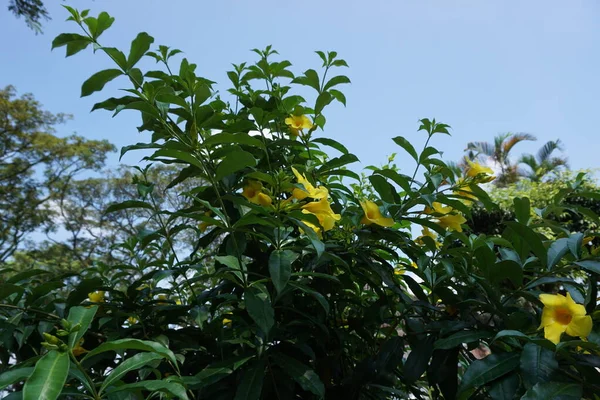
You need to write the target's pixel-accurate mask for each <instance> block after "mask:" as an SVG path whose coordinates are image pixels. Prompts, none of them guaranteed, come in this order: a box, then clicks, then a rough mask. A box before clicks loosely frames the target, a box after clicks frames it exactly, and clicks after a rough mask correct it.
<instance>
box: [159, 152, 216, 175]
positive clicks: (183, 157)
mask: <svg viewBox="0 0 600 400" xmlns="http://www.w3.org/2000/svg"><path fill="white" fill-rule="evenodd" d="M156 157H171V158H175V159H177V160H180V161H183V162H184V163H188V164H191V165H194V166H196V167H198V168H200V171H204V166H203V165H202V163H201V162H200V161H199V160H198V159H197V158H196V157H194V156H193V155H192V154H190V153H188V152H185V151H181V150H174V149H160V150H157V151H155V152H154V154H152V158H156Z"/></svg>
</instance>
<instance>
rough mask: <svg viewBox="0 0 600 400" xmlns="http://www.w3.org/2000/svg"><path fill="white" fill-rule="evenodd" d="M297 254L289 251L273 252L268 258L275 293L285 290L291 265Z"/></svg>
mask: <svg viewBox="0 0 600 400" xmlns="http://www.w3.org/2000/svg"><path fill="white" fill-rule="evenodd" d="M296 258H298V254H296V253H294V252H293V251H291V250H279V249H278V250H274V251H273V252H272V253H271V255H270V256H269V273H270V274H271V280H272V281H273V285H274V286H275V289H276V290H277V293H281V291H282V290H283V289H284V288H285V286H286V285H287V283H288V281H289V280H290V276H291V275H292V263H293V262H294V260H296Z"/></svg>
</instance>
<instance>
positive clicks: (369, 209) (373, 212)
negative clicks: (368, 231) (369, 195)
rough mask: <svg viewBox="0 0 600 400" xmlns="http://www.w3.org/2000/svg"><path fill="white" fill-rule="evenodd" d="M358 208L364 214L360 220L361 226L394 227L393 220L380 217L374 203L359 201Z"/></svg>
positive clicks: (379, 212)
mask: <svg viewBox="0 0 600 400" xmlns="http://www.w3.org/2000/svg"><path fill="white" fill-rule="evenodd" d="M360 206H361V207H362V209H363V211H364V212H365V215H364V216H363V217H362V219H361V220H360V223H361V224H365V225H371V224H376V225H380V226H387V227H389V226H392V225H394V220H393V219H392V218H388V217H384V216H383V215H381V211H379V207H378V206H377V204H375V203H374V202H372V201H370V200H365V201H361V202H360Z"/></svg>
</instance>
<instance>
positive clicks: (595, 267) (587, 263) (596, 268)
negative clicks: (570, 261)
mask: <svg viewBox="0 0 600 400" xmlns="http://www.w3.org/2000/svg"><path fill="white" fill-rule="evenodd" d="M575 264H576V265H579V266H580V267H581V268H583V269H585V270H588V271H590V272H593V273H596V274H600V261H594V260H582V261H576V262H575Z"/></svg>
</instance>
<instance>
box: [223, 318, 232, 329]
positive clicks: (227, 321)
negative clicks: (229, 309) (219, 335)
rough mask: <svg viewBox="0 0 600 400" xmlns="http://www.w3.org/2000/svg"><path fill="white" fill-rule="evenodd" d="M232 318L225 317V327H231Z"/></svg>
mask: <svg viewBox="0 0 600 400" xmlns="http://www.w3.org/2000/svg"><path fill="white" fill-rule="evenodd" d="M231 322H232V321H231V320H230V319H229V318H223V327H224V328H231Z"/></svg>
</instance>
